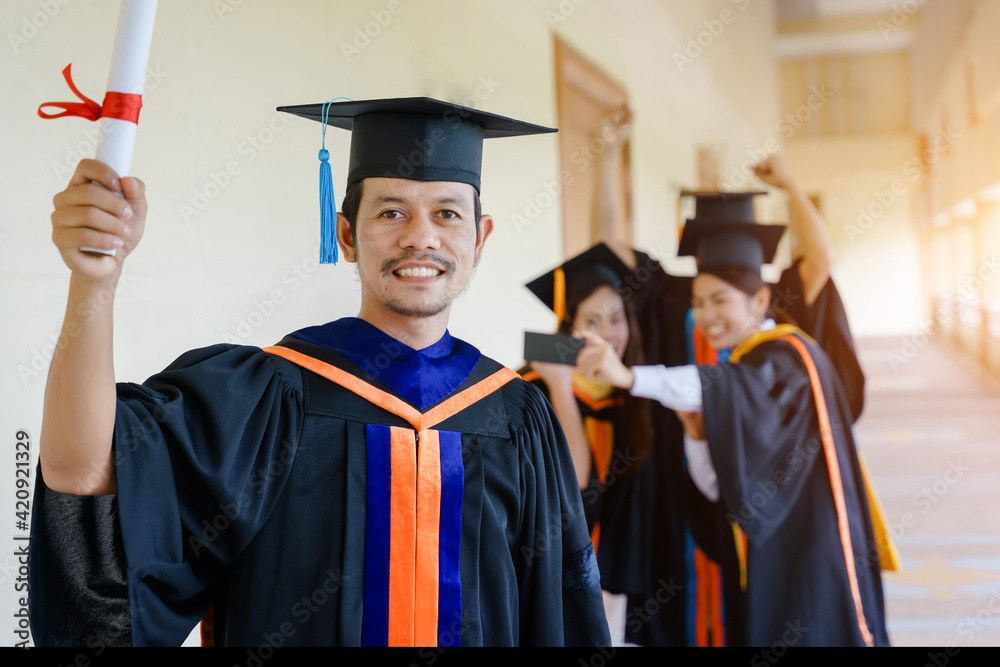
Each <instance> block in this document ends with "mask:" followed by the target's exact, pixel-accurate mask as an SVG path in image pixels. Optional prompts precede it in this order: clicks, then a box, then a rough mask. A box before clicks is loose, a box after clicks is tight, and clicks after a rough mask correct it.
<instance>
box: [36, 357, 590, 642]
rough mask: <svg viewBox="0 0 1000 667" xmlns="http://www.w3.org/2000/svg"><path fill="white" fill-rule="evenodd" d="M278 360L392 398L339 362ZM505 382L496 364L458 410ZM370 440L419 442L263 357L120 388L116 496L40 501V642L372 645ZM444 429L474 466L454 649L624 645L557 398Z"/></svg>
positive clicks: (470, 413)
mask: <svg viewBox="0 0 1000 667" xmlns="http://www.w3.org/2000/svg"><path fill="white" fill-rule="evenodd" d="M280 345H281V346H282V347H284V348H286V349H290V350H293V351H296V352H299V353H302V354H304V355H307V356H308V357H311V358H314V359H317V360H319V361H321V362H322V363H323V364H329V365H330V366H332V367H335V368H338V369H340V370H341V371H344V372H346V374H348V375H350V376H352V377H354V378H357V379H359V380H360V381H361V383H363V384H366V385H370V386H373V387H376V388H377V389H379V390H381V391H382V392H386V393H387V394H390V395H391V394H392V392H391V390H389V389H388V388H387V387H384V386H381V385H379V384H378V383H377V382H376V381H375V380H374V379H373V378H371V377H370V376H368V375H367V374H365V373H364V372H363V371H361V370H360V369H359V368H357V367H356V366H355V365H354V364H352V363H351V362H348V361H347V360H346V359H344V358H343V357H341V356H340V355H338V354H337V353H335V352H332V351H330V350H328V349H325V348H322V347H319V346H316V345H312V344H309V343H305V342H302V341H299V340H295V339H292V338H286V339H285V340H284V341H282V343H281V344H280ZM501 369H502V367H501V366H500V365H499V364H497V363H496V362H494V361H492V360H490V359H488V358H486V357H482V358H481V359H480V361H479V363H478V364H477V365H476V367H475V368H474V370H473V371H472V373H471V375H470V376H469V377H468V378H467V379H466V381H465V382H463V384H462V385H461V386H460V387H459V388H458V390H456V392H455V393H454V394H452V395H451V396H450V397H448V398H451V397H454V396H456V395H458V394H459V393H460V392H462V391H463V390H465V389H466V388H468V387H471V386H473V385H475V384H476V383H477V382H479V381H480V380H483V379H484V378H487V377H489V376H491V375H493V374H494V373H496V372H497V371H500V370H501ZM398 398H399V397H398V395H397V396H395V399H398ZM446 401H447V399H446V400H445V401H444V402H446ZM440 405H441V404H438V406H440ZM435 407H437V406H431V407H430V408H428V410H427V411H425V412H429V411H430V410H433V409H434V408H435ZM411 409H413V410H415V408H412V406H411ZM373 427H374V428H379V427H400V428H402V429H412V426H411V425H410V424H409V423H408V422H407V421H406V420H404V419H403V418H401V417H400V416H397V414H394V413H393V412H390V411H389V410H387V409H384V408H383V407H380V406H379V405H376V404H375V403H373V402H371V401H369V400H366V399H365V398H362V397H361V396H359V395H358V394H356V393H354V392H353V391H350V390H348V389H346V388H344V387H343V386H340V385H338V384H335V383H334V382H331V381H329V380H327V379H325V378H324V377H321V376H320V375H318V374H317V373H316V372H314V371H313V370H307V369H306V368H303V367H301V366H300V365H296V364H295V363H292V362H291V361H289V360H287V359H285V358H282V357H280V356H278V355H276V354H272V353H267V352H264V351H262V350H260V349H258V348H254V347H247V346H231V345H217V346H213V347H208V348H204V349H199V350H194V351H191V352H188V353H186V354H184V355H183V356H181V357H180V358H179V359H178V360H177V361H176V362H174V363H173V364H172V365H171V366H170V367H169V368H167V369H166V370H164V371H163V372H162V373H159V374H157V375H155V376H153V377H151V378H150V379H149V380H147V381H146V382H145V383H144V384H141V385H139V384H119V386H118V406H117V416H116V425H115V441H114V454H115V463H116V469H117V484H118V490H117V494H116V495H114V496H102V497H79V496H69V495H66V494H60V493H56V492H53V491H51V490H49V489H47V488H46V487H45V485H44V482H43V480H41V478H39V480H38V484H37V486H36V491H35V502H36V505H35V508H36V511H35V513H34V515H33V524H32V540H33V541H32V550H31V599H30V615H31V627H32V633H33V636H34V638H35V641H36V643H37V644H38V645H88V644H93V643H95V642H96V643H97V644H99V645H119V644H125V645H127V644H132V645H177V644H180V643H181V642H182V641H183V640H184V638H185V637H186V636H187V635H188V633H189V632H190V630H191V629H192V628H193V627H194V626H195V624H196V623H197V622H198V621H199V620H200V619H201V618H202V617H203V616H205V614H206V612H208V611H209V609H210V608H214V624H215V639H214V642H215V644H216V645H234V646H251V647H259V646H263V645H268V646H272V647H273V646H275V645H279V644H280V645H286V646H288V645H359V644H361V643H362V630H363V628H362V619H363V617H364V615H363V609H364V606H365V591H364V588H365V587H364V585H363V584H364V580H365V550H366V549H365V532H366V530H365V526H366V523H365V519H366V475H367V471H366V441H367V439H366V429H371V428H373ZM429 427H430V428H433V429H436V430H439V431H441V432H451V433H457V434H459V437H460V445H461V457H462V461H463V465H464V472H463V473H462V476H461V477H462V479H463V486H464V490H463V492H462V493H463V495H462V497H461V507H460V524H461V538H460V549H459V554H460V575H461V595H460V599H461V618H460V619H455V621H459V620H460V622H458V623H457V624H456V623H454V622H453V625H454V627H449V628H447V630H448V631H449V632H452V633H455V634H458V635H459V636H460V643H461V645H466V646H475V645H517V644H521V645H583V646H593V645H607V644H609V643H610V639H609V634H608V628H607V623H606V621H605V619H604V609H603V604H602V600H601V593H600V583H599V574H598V571H597V567H596V559H595V557H594V554H593V548H592V546H591V544H590V539H589V535H588V534H587V529H586V523H585V520H584V516H583V510H582V507H581V500H580V494H579V491H578V489H577V485H576V479H575V475H574V474H573V469H572V462H571V460H570V457H569V453H568V449H567V446H566V443H565V439H564V437H563V435H562V431H561V429H560V428H559V427H558V425H557V424H556V421H555V416H554V414H553V413H552V410H551V407H550V406H549V404H548V402H547V401H546V400H545V399H544V397H543V396H542V395H541V394H540V393H539V392H538V391H537V389H535V388H534V387H532V386H531V385H529V384H528V383H526V382H523V381H522V380H520V379H517V378H515V379H512V380H510V381H509V382H507V383H506V384H503V386H501V387H500V388H499V389H496V390H493V391H490V392H489V393H488V394H486V395H484V396H483V397H482V398H481V399H480V400H477V401H476V402H474V403H473V404H471V405H469V406H468V407H466V408H464V409H462V410H460V411H458V412H457V413H455V414H453V415H451V416H448V417H447V418H446V419H445V420H444V421H443V422H441V423H438V424H432V425H430V426H429ZM417 446H418V448H419V444H418V445H417ZM445 504H447V503H445V501H442V512H443V511H444V505H445ZM70 535H71V536H73V537H68V536H70ZM441 622H442V623H443V622H444V619H442V621H441Z"/></svg>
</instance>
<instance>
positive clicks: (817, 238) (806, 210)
mask: <svg viewBox="0 0 1000 667" xmlns="http://www.w3.org/2000/svg"><path fill="white" fill-rule="evenodd" d="M754 174H755V175H756V176H757V178H759V179H760V180H762V181H764V182H765V183H767V184H768V185H772V186H774V187H776V188H781V189H782V190H784V191H785V192H787V193H788V197H789V205H788V217H789V222H790V223H791V227H792V230H793V231H794V233H795V238H796V240H797V247H796V248H795V249H794V250H793V254H794V255H796V256H801V257H802V262H801V263H800V264H799V276H800V277H801V279H802V285H803V287H804V289H805V297H806V304H807V305H812V304H813V303H814V302H815V301H816V299H817V297H819V295H820V292H822V291H823V286H824V285H826V282H827V280H829V278H830V269H831V267H832V266H833V262H834V260H835V258H836V254H837V253H836V250H835V249H834V246H833V239H832V238H831V237H830V232H829V230H828V229H827V227H826V222H825V221H824V220H823V216H822V215H820V212H819V211H818V210H817V209H816V207H815V206H814V205H813V203H812V200H811V199H809V196H808V195H807V194H806V192H805V190H803V189H802V187H801V186H800V185H799V184H798V183H797V182H796V181H795V179H794V178H792V175H791V173H790V172H789V171H788V167H787V166H786V165H785V161H784V160H783V159H782V158H781V157H780V156H778V155H772V156H771V157H769V158H767V159H766V160H764V161H763V162H761V163H759V164H758V165H757V166H755V167H754Z"/></svg>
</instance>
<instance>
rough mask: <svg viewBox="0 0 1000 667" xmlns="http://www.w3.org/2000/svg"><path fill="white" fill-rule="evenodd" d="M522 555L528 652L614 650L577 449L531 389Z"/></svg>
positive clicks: (515, 429) (521, 440)
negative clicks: (573, 452)
mask: <svg viewBox="0 0 1000 667" xmlns="http://www.w3.org/2000/svg"><path fill="white" fill-rule="evenodd" d="M525 389H526V397H525V408H524V411H523V415H522V417H523V423H521V424H518V423H514V421H513V420H512V422H511V424H510V428H511V435H512V437H513V438H514V440H515V443H516V444H517V445H518V448H519V451H520V452H521V466H520V468H521V489H520V492H521V497H522V499H523V501H522V516H521V526H520V531H519V535H520V542H521V545H520V546H519V548H518V550H519V552H520V553H521V554H522V555H523V559H522V561H521V563H522V568H521V571H520V573H519V582H518V586H519V589H520V591H519V592H520V595H519V599H518V601H517V604H518V605H519V618H520V625H521V627H520V631H519V632H520V636H521V644H522V645H532V646H540V645H548V646H552V645H556V646H610V645H611V639H610V634H609V631H608V623H607V620H606V618H605V615H604V602H603V598H602V595H601V579H600V573H599V571H598V568H597V559H596V557H595V554H594V547H593V544H592V543H591V541H590V535H589V534H588V532H587V524H586V521H585V519H584V512H583V507H582V499H581V495H580V490H579V486H578V484H577V479H576V474H575V473H574V470H573V462H572V460H571V459H570V455H569V447H568V445H567V444H566V439H565V437H564V436H563V433H562V430H561V429H560V428H559V427H558V423H557V421H556V416H555V413H554V411H553V410H552V407H551V405H549V403H548V401H546V400H545V399H544V397H543V396H542V394H541V393H540V392H539V391H538V390H537V389H536V388H535V387H533V386H531V385H528V384H527V383H525Z"/></svg>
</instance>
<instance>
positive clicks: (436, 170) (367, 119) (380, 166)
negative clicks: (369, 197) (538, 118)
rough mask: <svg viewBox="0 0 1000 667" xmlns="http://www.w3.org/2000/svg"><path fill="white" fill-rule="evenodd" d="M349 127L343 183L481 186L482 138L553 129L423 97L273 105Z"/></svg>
mask: <svg viewBox="0 0 1000 667" xmlns="http://www.w3.org/2000/svg"><path fill="white" fill-rule="evenodd" d="M324 106H326V118H325V120H326V123H327V124H329V125H333V126H334V127H339V128H341V129H344V130H350V131H351V159H350V163H349V164H348V168H347V185H348V186H350V185H352V184H353V183H357V182H358V181H360V180H361V179H364V178H372V177H383V178H405V179H410V180H414V181H456V182H459V183H468V184H470V185H471V186H473V187H474V188H476V190H477V191H479V190H480V173H481V171H482V164H483V139H492V138H497V137H516V136H520V135H526V134H545V133H549V132H555V131H556V130H555V129H554V128H550V127H542V126H540V125H532V124H531V123H524V122H521V121H518V120H514V119H511V118H505V117H504V116H498V115H496V114H491V113H487V112H485V111H479V110H477V109H471V108H469V107H464V106H460V105H458V104H451V103H449V102H442V101H440V100H435V99H431V98H428V97H409V98H400V99H386V100H360V101H347V102H335V103H332V104H327V105H324V104H323V103H320V104H302V105H298V106H284V107H278V111H286V112H288V113H291V114H295V115H296V116H301V117H302V118H308V119H310V120H315V121H318V122H320V123H322V122H324Z"/></svg>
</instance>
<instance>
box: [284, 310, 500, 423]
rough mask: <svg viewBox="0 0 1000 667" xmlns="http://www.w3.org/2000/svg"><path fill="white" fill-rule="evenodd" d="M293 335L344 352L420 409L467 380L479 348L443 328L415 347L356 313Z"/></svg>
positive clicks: (436, 400) (476, 361)
mask: <svg viewBox="0 0 1000 667" xmlns="http://www.w3.org/2000/svg"><path fill="white" fill-rule="evenodd" d="M289 335H290V336H292V337H293V338H298V339H299V340H302V341H305V342H307V343H312V344H314V345H319V346H321V347H325V348H327V349H329V350H333V351H334V352H336V353H338V354H340V355H342V356H344V357H347V359H349V360H350V361H351V362H353V363H354V364H355V365H356V366H357V367H358V368H360V369H361V370H363V371H364V372H366V373H368V374H369V375H371V376H372V377H373V378H375V379H376V380H378V381H379V382H381V383H382V384H384V385H385V386H387V387H389V388H390V389H392V390H393V391H394V392H396V393H397V394H399V395H400V396H402V397H403V398H404V399H406V400H407V401H408V402H410V403H412V404H413V405H415V406H416V407H417V408H419V409H420V410H426V409H427V408H428V407H430V406H432V405H434V404H435V403H438V402H440V401H441V400H442V399H444V398H446V397H447V396H448V395H449V394H451V393H452V392H454V391H455V390H456V389H457V388H458V387H459V385H461V384H462V383H463V382H465V379H466V378H467V377H469V374H470V373H471V372H472V369H473V368H475V366H476V364H477V363H479V357H480V356H481V354H480V352H479V350H477V349H476V348H474V347H473V346H471V345H469V344H468V343H466V342H465V341H462V340H459V339H458V338H452V336H451V334H450V333H448V332H447V331H445V333H444V336H442V337H441V340H439V341H438V342H436V343H434V344H433V345H430V346H429V347H425V348H424V349H422V350H414V349H413V348H411V347H408V346H406V345H404V344H403V343H400V342H399V341H398V340H396V339H395V338H393V337H392V336H390V335H388V334H386V333H384V332H383V331H381V330H380V329H377V328H376V327H374V326H373V325H371V324H369V323H368V322H365V321H364V320H361V319H358V318H356V317H345V318H342V319H339V320H336V321H334V322H329V323H328V324H323V325H320V326H316V327H308V328H306V329H300V330H299V331H296V332H295V333H292V334H289Z"/></svg>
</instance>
